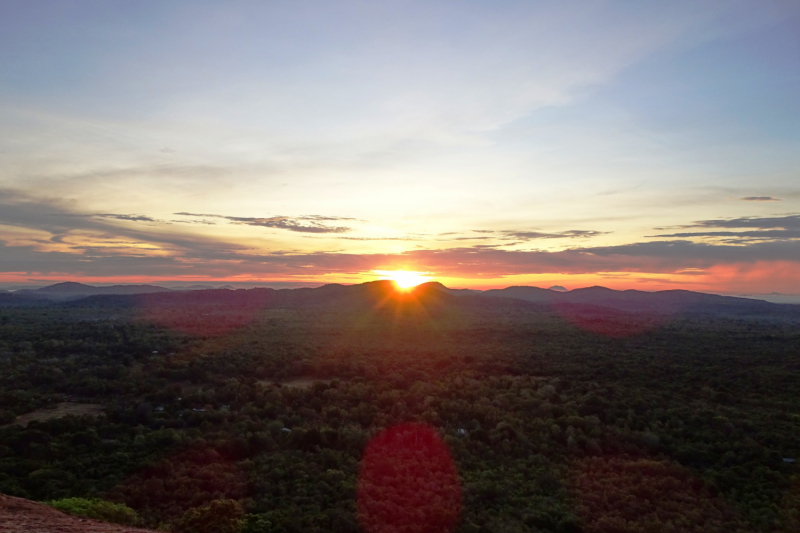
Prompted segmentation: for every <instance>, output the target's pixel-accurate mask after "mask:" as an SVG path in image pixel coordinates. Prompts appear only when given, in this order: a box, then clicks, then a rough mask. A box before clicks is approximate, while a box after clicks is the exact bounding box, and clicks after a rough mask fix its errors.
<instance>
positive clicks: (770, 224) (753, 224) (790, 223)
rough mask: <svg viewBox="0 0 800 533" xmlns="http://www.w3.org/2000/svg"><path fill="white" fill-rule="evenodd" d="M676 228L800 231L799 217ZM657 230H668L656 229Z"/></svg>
mask: <svg viewBox="0 0 800 533" xmlns="http://www.w3.org/2000/svg"><path fill="white" fill-rule="evenodd" d="M676 227H677V228H758V229H800V215H794V214H793V215H784V216H776V217H740V218H730V219H717V220H698V221H695V222H693V223H691V224H688V225H685V226H676ZM656 229H659V230H663V229H670V228H656Z"/></svg>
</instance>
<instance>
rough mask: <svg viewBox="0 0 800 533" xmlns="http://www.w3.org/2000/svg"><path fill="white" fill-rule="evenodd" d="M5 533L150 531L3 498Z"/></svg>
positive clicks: (0, 525)
mask: <svg viewBox="0 0 800 533" xmlns="http://www.w3.org/2000/svg"><path fill="white" fill-rule="evenodd" d="M0 531H2V532H3V533H31V532H36V533H147V532H152V530H150V529H139V528H134V527H126V526H120V525H117V524H109V523H108V522H100V521H97V520H91V519H89V518H79V517H77V516H71V515H68V514H66V513H62V512H61V511H58V510H56V509H53V508H52V507H50V506H49V505H45V504H43V503H37V502H32V501H30V500H25V499H23V498H15V497H14V496H6V495H5V494H0ZM152 533H155V532H152Z"/></svg>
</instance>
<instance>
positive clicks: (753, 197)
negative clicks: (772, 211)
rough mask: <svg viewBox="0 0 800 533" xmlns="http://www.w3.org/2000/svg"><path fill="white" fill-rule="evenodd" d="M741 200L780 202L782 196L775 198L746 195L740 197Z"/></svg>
mask: <svg viewBox="0 0 800 533" xmlns="http://www.w3.org/2000/svg"><path fill="white" fill-rule="evenodd" d="M739 200H743V201H745V202H780V201H781V199H780V198H775V197H773V196H745V197H744V198H739Z"/></svg>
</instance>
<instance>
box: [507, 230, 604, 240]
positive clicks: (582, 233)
mask: <svg viewBox="0 0 800 533" xmlns="http://www.w3.org/2000/svg"><path fill="white" fill-rule="evenodd" d="M609 233H610V232H608V231H594V230H579V229H572V230H568V231H558V232H555V233H546V232H541V231H503V232H502V234H503V235H506V236H508V237H511V238H513V239H523V240H536V239H588V238H590V237H597V236H599V235H608V234H609Z"/></svg>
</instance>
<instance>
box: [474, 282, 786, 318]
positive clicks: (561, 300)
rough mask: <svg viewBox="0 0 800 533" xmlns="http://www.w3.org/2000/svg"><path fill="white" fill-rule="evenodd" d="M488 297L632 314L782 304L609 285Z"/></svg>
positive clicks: (754, 309) (768, 308) (518, 290)
mask: <svg viewBox="0 0 800 533" xmlns="http://www.w3.org/2000/svg"><path fill="white" fill-rule="evenodd" d="M482 294H483V295H484V296H489V297H505V298H516V299H519V300H525V301H528V302H535V303H546V304H550V305H565V304H573V305H575V304H582V305H594V306H600V307H605V308H611V309H616V310H619V311H625V312H629V313H655V314H674V313H678V312H682V311H693V312H711V313H714V312H716V313H720V312H733V313H735V314H736V313H742V312H750V313H763V312H767V313H771V312H774V311H777V310H778V309H780V306H779V305H778V304H772V303H769V302H765V301H763V300H754V299H751V298H738V297H734V296H720V295H718V294H706V293H702V292H693V291H686V290H667V291H655V292H648V291H639V290H634V289H629V290H625V291H617V290H614V289H608V288H606V287H599V286H594V287H586V288H582V289H574V290H571V291H567V292H562V291H555V290H551V289H540V288H537V287H508V288H506V289H496V290H489V291H484V292H483V293H482Z"/></svg>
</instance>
